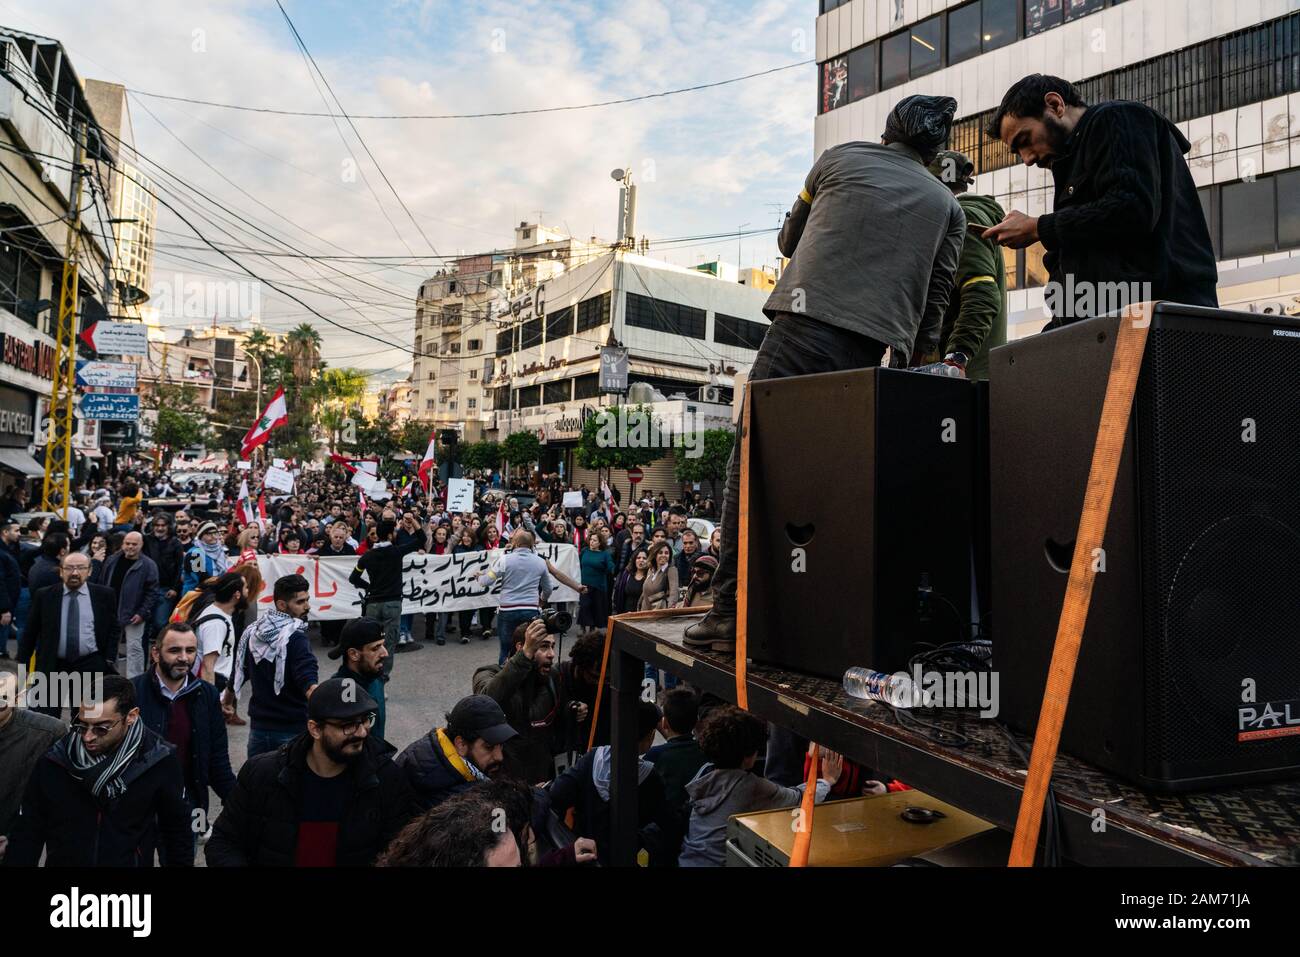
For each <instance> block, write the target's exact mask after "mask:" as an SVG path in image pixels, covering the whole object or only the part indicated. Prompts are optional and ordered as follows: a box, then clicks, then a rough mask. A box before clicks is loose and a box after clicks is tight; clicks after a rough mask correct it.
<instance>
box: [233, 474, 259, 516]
mask: <svg viewBox="0 0 1300 957" xmlns="http://www.w3.org/2000/svg"><path fill="white" fill-rule="evenodd" d="M253 508H254V506H253V496H252V495H251V494H250V493H249V491H248V479H244V480H243V481H242V482H240V483H239V504H238V505H236V506H235V519H236V521H238V522H239V524H240V525H252V524H253V523H254V522H255V521H257V516H256V514H254V511H253Z"/></svg>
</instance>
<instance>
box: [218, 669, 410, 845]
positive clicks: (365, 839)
mask: <svg viewBox="0 0 1300 957" xmlns="http://www.w3.org/2000/svg"><path fill="white" fill-rule="evenodd" d="M378 706H379V704H378V702H377V701H375V699H374V698H372V697H370V695H369V694H367V693H366V690H365V688H363V687H362V686H361V685H360V683H359V682H357V681H355V680H353V679H352V678H330V679H329V680H328V681H324V682H321V684H319V685H317V686H316V690H315V691H314V692H312V695H311V699H310V700H309V702H308V710H307V716H308V717H307V731H306V732H305V733H304V734H301V735H299V736H298V737H297V738H295V739H293V740H292V741H290V742H289V743H288V744H285V745H283V746H282V747H280V748H279V749H277V750H275V751H271V752H268V753H266V754H259V755H257V756H256V757H253V758H249V760H248V761H247V762H246V763H245V764H244V766H243V768H241V769H240V771H239V780H238V783H236V785H235V789H234V790H233V791H231V792H230V796H229V798H228V799H227V800H226V802H225V805H224V807H223V808H222V811H221V817H219V818H217V823H216V825H215V827H214V829H213V832H212V840H211V841H209V842H208V846H207V850H206V856H207V863H208V864H209V865H210V866H213V867H248V866H252V867H336V866H337V867H366V866H369V865H370V864H372V863H374V860H375V858H376V857H377V856H378V855H379V853H380V852H381V851H383V850H384V849H385V848H386V847H388V845H389V844H390V843H391V842H392V840H393V838H394V837H396V836H397V834H398V832H399V831H401V829H402V828H403V827H405V826H406V823H407V822H408V821H409V820H410V819H411V817H412V816H413V815H414V813H415V811H416V806H415V801H414V796H413V795H412V793H411V788H410V786H409V785H408V784H407V783H406V776H405V775H404V774H402V772H401V770H400V769H399V768H398V767H397V766H396V765H395V764H393V761H392V756H393V754H394V753H395V752H396V750H397V749H396V748H394V747H393V746H392V745H391V744H389V743H388V742H387V741H383V740H381V739H379V738H377V737H375V736H373V735H371V734H370V728H371V727H372V726H373V724H374V720H375V709H376V708H377V707H378Z"/></svg>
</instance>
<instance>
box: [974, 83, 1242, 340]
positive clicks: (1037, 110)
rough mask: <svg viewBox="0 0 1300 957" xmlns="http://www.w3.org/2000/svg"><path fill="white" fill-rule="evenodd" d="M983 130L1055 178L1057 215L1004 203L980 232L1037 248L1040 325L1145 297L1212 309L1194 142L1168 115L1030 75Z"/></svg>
mask: <svg viewBox="0 0 1300 957" xmlns="http://www.w3.org/2000/svg"><path fill="white" fill-rule="evenodd" d="M988 134H989V135H990V136H991V137H993V138H994V139H1000V140H1001V141H1002V142H1003V143H1005V144H1006V145H1007V146H1009V147H1010V148H1011V150H1012V152H1014V153H1017V154H1019V156H1020V158H1021V160H1022V161H1023V162H1024V163H1025V165H1026V166H1040V167H1043V168H1045V169H1050V170H1051V171H1052V177H1053V179H1054V180H1055V184H1056V195H1055V203H1054V212H1051V213H1048V214H1046V215H1043V216H1027V215H1025V214H1024V213H1022V212H1021V211H1019V210H1015V209H1013V210H1012V211H1011V212H1009V213H1007V215H1006V218H1005V219H1003V221H1002V222H1000V223H998V224H997V225H996V226H993V227H992V228H990V229H986V230H984V231H983V233H982V234H981V235H982V236H983V237H984V238H985V239H992V240H994V241H995V242H997V243H1000V244H1001V245H1003V246H1010V247H1013V248H1016V249H1019V248H1022V247H1024V246H1029V245H1032V244H1033V243H1035V242H1041V243H1042V244H1043V247H1044V248H1045V249H1046V250H1047V254H1046V256H1044V258H1043V263H1044V265H1045V266H1046V267H1047V271H1048V275H1049V277H1050V279H1051V281H1050V282H1049V283H1048V288H1047V290H1046V291H1045V300H1046V303H1047V305H1048V307H1049V308H1050V309H1051V311H1052V314H1053V319H1052V322H1051V323H1049V325H1048V328H1049V329H1050V328H1054V327H1057V326H1061V325H1065V324H1067V323H1070V322H1074V321H1076V320H1079V319H1087V318H1090V317H1092V316H1099V315H1104V314H1105V313H1107V312H1114V311H1118V310H1119V309H1122V308H1123V307H1124V306H1127V305H1130V304H1132V303H1135V302H1141V301H1144V300H1147V299H1168V300H1171V301H1173V302H1181V303H1187V304H1189V305H1196V306H1210V307H1217V306H1218V304H1219V300H1218V294H1217V292H1216V282H1217V279H1218V273H1217V271H1216V269H1215V265H1214V262H1215V260H1214V247H1213V245H1212V243H1211V242H1210V231H1209V229H1208V227H1207V226H1206V224H1205V214H1204V212H1203V210H1202V208H1201V202H1200V198H1199V197H1198V196H1197V194H1196V184H1195V182H1194V181H1193V180H1192V173H1191V170H1190V169H1188V167H1187V161H1186V160H1185V159H1184V156H1185V155H1186V153H1187V151H1188V150H1189V149H1190V148H1191V144H1190V143H1188V142H1187V138H1186V137H1184V136H1183V134H1182V133H1181V132H1179V130H1178V127H1176V126H1174V124H1173V123H1171V122H1170V121H1169V120H1168V119H1166V118H1165V117H1163V116H1161V115H1160V114H1159V113H1157V112H1156V111H1155V110H1153V109H1151V108H1150V107H1148V106H1145V105H1143V104H1141V103H1134V102H1129V101H1127V100H1112V101H1110V102H1106V103H1099V104H1097V105H1095V106H1088V105H1087V104H1086V103H1084V101H1083V98H1082V97H1080V95H1079V93H1078V91H1077V90H1075V88H1074V86H1073V85H1072V84H1070V83H1069V82H1067V81H1066V80H1063V79H1061V78H1060V77H1055V76H1047V75H1044V74H1039V73H1035V74H1032V75H1031V76H1027V77H1025V78H1024V79H1022V80H1020V81H1019V82H1018V83H1016V84H1015V85H1014V86H1012V87H1011V89H1009V90H1008V91H1007V93H1006V96H1004V97H1003V98H1002V105H1001V106H999V107H998V109H997V112H996V113H995V114H994V116H993V120H992V122H990V123H989V127H988ZM1116 284H1118V285H1116Z"/></svg>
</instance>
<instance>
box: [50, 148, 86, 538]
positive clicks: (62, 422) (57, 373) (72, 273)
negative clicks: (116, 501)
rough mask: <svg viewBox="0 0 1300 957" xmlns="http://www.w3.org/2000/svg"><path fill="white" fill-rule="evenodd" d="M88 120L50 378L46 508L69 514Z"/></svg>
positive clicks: (76, 171)
mask: <svg viewBox="0 0 1300 957" xmlns="http://www.w3.org/2000/svg"><path fill="white" fill-rule="evenodd" d="M84 137H85V124H84V123H79V124H77V125H76V126H75V127H74V139H75V140H76V144H77V152H76V160H75V162H74V163H73V165H72V189H71V197H70V198H69V203H68V217H67V222H68V238H67V242H66V243H65V245H64V257H63V279H62V282H61V283H60V286H59V317H58V325H57V326H56V327H55V330H54V342H55V346H54V349H55V351H54V376H53V381H52V382H51V383H50V434H49V435H48V436H47V440H46V443H45V484H44V485H43V486H42V490H41V510H42V511H45V512H54V511H58V513H59V514H60V515H62V516H63V517H64V518H65V519H66V518H67V517H68V505H69V498H70V495H71V482H72V433H73V427H74V425H75V423H74V422H73V418H72V399H73V394H74V393H75V392H76V381H77V292H78V288H77V284H78V281H79V277H78V272H79V270H78V268H77V266H78V262H77V257H78V239H79V235H80V232H81V180H82V176H83V173H82V164H83V163H84V161H85V139H84Z"/></svg>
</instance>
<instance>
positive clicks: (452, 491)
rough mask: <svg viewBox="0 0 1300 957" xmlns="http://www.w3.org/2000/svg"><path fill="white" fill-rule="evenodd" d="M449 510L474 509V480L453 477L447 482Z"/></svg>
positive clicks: (463, 510)
mask: <svg viewBox="0 0 1300 957" xmlns="http://www.w3.org/2000/svg"><path fill="white" fill-rule="evenodd" d="M447 511H449V512H472V511H474V480H473V479H455V478H454V479H452V480H451V481H449V482H448V483H447Z"/></svg>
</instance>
